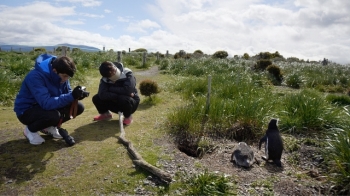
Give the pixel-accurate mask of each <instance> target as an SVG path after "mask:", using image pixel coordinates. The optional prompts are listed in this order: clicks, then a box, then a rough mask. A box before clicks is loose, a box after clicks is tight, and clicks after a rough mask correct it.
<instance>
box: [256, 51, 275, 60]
mask: <svg viewBox="0 0 350 196" xmlns="http://www.w3.org/2000/svg"><path fill="white" fill-rule="evenodd" d="M272 58H273V55H272V54H271V53H269V52H260V53H259V59H272Z"/></svg>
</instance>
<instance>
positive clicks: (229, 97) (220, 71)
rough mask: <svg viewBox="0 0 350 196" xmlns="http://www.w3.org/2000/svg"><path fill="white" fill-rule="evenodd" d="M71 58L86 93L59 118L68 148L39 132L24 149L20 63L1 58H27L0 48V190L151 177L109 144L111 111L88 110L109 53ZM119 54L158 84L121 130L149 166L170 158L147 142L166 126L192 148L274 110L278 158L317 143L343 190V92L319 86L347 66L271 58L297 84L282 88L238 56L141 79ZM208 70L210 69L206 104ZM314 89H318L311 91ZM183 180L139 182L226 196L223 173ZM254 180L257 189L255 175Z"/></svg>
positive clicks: (174, 65) (68, 188)
mask: <svg viewBox="0 0 350 196" xmlns="http://www.w3.org/2000/svg"><path fill="white" fill-rule="evenodd" d="M72 55H73V58H74V59H76V63H77V65H78V70H79V71H78V73H77V74H76V76H75V77H74V78H73V79H72V81H71V83H72V86H76V85H84V86H86V87H87V91H89V92H90V93H91V94H90V97H88V98H86V99H84V100H83V103H84V104H85V112H84V113H83V114H82V115H81V116H78V117H77V118H76V119H74V120H71V121H69V122H67V123H65V124H64V128H66V129H67V130H68V131H69V133H70V134H71V135H72V136H73V137H74V138H76V141H78V143H77V145H75V146H73V147H70V148H68V147H67V146H66V144H65V143H64V141H61V140H53V139H50V137H45V139H46V140H47V142H46V143H45V144H43V145H42V146H31V145H29V144H28V142H27V140H26V139H24V137H23V136H22V133H21V132H22V130H23V125H21V124H20V123H19V121H18V120H17V118H16V116H15V113H14V112H13V108H12V106H11V105H12V103H13V100H14V95H15V93H16V92H17V90H18V88H19V84H20V81H21V78H23V77H24V75H23V74H21V71H20V70H21V69H19V67H13V68H10V67H9V65H10V64H11V62H13V59H16V60H17V61H18V59H22V58H23V61H22V62H24V58H26V59H29V60H31V61H32V60H33V56H29V55H28V56H26V55H22V54H13V53H0V58H1V59H4V60H3V61H2V64H0V65H1V66H0V71H1V73H2V75H1V74H0V77H1V79H3V80H1V81H7V82H2V83H1V84H0V101H2V103H1V105H2V106H1V112H0V118H1V119H2V121H1V122H0V137H1V138H2V140H1V142H0V145H1V146H0V155H1V156H0V162H1V164H0V176H1V178H0V182H1V186H0V194H3V195H8V194H10V195H11V194H15V195H16V194H29V195H48V194H53V195H77V194H82V195H96V194H99V195H101V194H113V193H115V194H135V188H136V187H143V182H142V181H143V180H144V179H145V178H146V177H147V176H148V175H150V174H149V173H148V172H147V171H145V170H143V169H140V168H137V167H134V166H133V164H132V160H131V157H130V155H128V153H127V151H126V149H125V147H124V146H123V145H122V144H121V143H119V142H118V139H117V136H118V135H119V134H120V130H119V126H118V123H119V122H118V117H117V115H114V118H113V120H111V121H107V122H92V118H93V116H94V115H96V114H97V111H96V109H95V108H94V106H93V104H92V102H91V97H92V96H93V95H94V94H95V93H96V92H97V87H98V83H99V79H100V76H99V73H98V70H97V68H98V65H99V63H101V62H102V61H104V60H110V59H113V58H115V56H114V55H115V54H114V53H111V52H106V53H91V54H86V53H77V54H72ZM150 58H152V57H150ZM123 59H124V60H125V63H124V64H125V65H126V66H127V67H128V65H129V66H130V68H131V69H133V71H134V72H135V73H136V78H137V81H138V82H140V81H143V80H144V79H149V78H151V79H152V80H154V81H156V82H157V83H158V85H159V87H160V88H161V92H160V93H159V94H157V95H156V97H155V98H154V99H152V101H151V100H149V99H148V98H147V97H144V96H141V104H140V106H139V108H138V110H137V112H136V113H135V114H134V119H135V121H134V123H133V124H132V126H129V127H127V128H126V130H125V131H126V137H127V138H128V140H130V141H131V142H132V143H133V144H134V147H135V149H137V150H138V152H139V153H140V154H141V155H142V157H143V158H144V159H145V160H146V161H148V162H149V163H150V164H153V165H157V164H158V161H159V160H160V159H169V154H164V152H163V150H162V147H161V146H158V145H156V144H154V141H156V140H157V139H159V138H162V137H163V136H165V135H167V134H169V133H170V134H171V135H172V136H175V137H180V139H193V141H196V142H198V145H197V146H198V147H199V148H203V149H204V148H208V146H209V147H210V143H206V141H203V140H200V138H202V137H204V138H210V137H222V138H224V137H231V138H232V135H235V132H234V128H232V127H234V126H240V127H243V128H244V130H245V132H247V131H248V132H247V133H246V135H245V136H246V137H248V136H249V137H250V138H251V139H253V140H255V139H256V138H259V136H261V135H262V134H263V132H264V130H265V129H266V125H267V122H268V121H269V120H270V118H272V117H273V118H279V119H280V123H279V127H280V129H281V130H282V131H283V132H284V136H285V137H284V141H285V144H286V150H287V151H288V152H289V153H290V154H289V156H288V157H287V162H289V163H291V165H295V166H297V165H298V164H299V158H300V157H299V156H298V154H297V150H298V148H299V146H300V145H302V144H305V145H312V146H316V147H320V148H322V149H324V152H325V153H324V156H325V159H326V160H327V164H329V165H330V168H332V170H331V171H330V172H331V173H330V177H331V178H330V180H331V181H334V182H336V183H337V185H339V186H340V187H342V188H344V189H348V188H349V185H348V183H349V179H348V176H349V167H348V165H349V160H350V158H349V156H348V154H349V150H348V149H349V145H348V143H349V142H348V141H349V134H348V132H349V131H348V130H350V129H349V127H350V121H349V118H348V117H349V113H348V110H347V109H348V104H347V101H348V100H347V97H346V96H339V95H337V96H334V95H330V94H328V95H327V96H326V94H324V93H323V91H324V92H327V91H330V86H332V85H333V86H336V87H337V88H338V87H341V88H340V89H346V88H348V80H347V79H345V78H344V77H343V76H342V74H343V73H348V72H349V70H348V68H346V67H342V66H336V65H332V66H330V67H320V66H318V65H308V66H305V65H301V64H283V63H282V64H279V65H278V66H279V67H280V68H281V69H282V71H283V73H284V76H288V74H292V76H293V77H294V81H292V82H294V83H293V84H298V85H299V88H300V89H299V90H296V89H294V88H296V86H293V85H289V86H291V87H293V88H288V87H285V86H278V87H275V86H272V85H271V83H270V82H269V79H268V75H267V74H266V73H264V72H255V71H252V70H250V68H249V67H248V66H247V65H249V64H251V62H249V61H246V60H239V59H238V60H229V59H223V60H213V59H198V60H183V59H180V60H176V61H174V60H169V59H167V60H166V61H165V60H162V61H160V64H161V68H162V70H164V73H166V74H158V75H155V76H149V75H142V74H137V73H138V72H139V71H140V72H141V71H142V70H144V69H145V67H140V64H139V63H137V62H140V61H139V60H137V62H136V63H135V62H134V60H135V59H139V57H137V58H136V57H134V58H132V57H131V56H126V57H125V58H123ZM131 59H133V60H131ZM19 66H23V65H19ZM147 66H148V65H147ZM9 70H15V71H14V72H11V71H9ZM13 73H16V74H17V75H16V74H13ZM329 73H332V74H333V75H336V77H338V80H336V79H335V77H334V76H328V75H330V74H329ZM349 73H350V72H349ZM327 74H328V75H327ZM208 75H211V76H212V83H211V87H212V88H211V95H210V102H209V103H210V105H209V107H207V103H208V100H207V98H208V97H207V92H208V88H207V84H208ZM321 87H322V89H324V90H321V92H320V89H321ZM16 89H17V90H16ZM337 91H338V90H337ZM2 92H8V93H7V94H8V96H7V97H5V96H4V94H5V93H2ZM4 100H9V101H8V102H5V101H4ZM294 134H298V135H300V134H301V135H307V136H309V137H314V136H315V135H316V136H317V139H318V137H319V138H320V139H321V140H322V139H323V140H324V139H325V135H329V142H328V143H326V144H324V143H322V144H321V143H319V142H318V141H319V140H312V139H305V140H300V141H299V140H298V141H296V140H295V138H294V136H295V135H294ZM189 178H190V181H188V182H185V181H182V180H183V178H182V177H181V176H180V174H179V175H178V176H177V177H176V180H177V181H176V182H174V183H172V184H171V185H170V186H158V187H152V186H145V187H144V188H145V189H147V190H148V191H150V192H153V193H158V194H159V195H164V194H172V193H174V192H176V190H178V189H183V188H184V187H186V185H188V183H192V184H195V185H198V187H196V188H198V189H197V190H195V189H193V190H192V191H194V192H192V194H194V195H195V193H201V194H204V195H205V194H209V193H212V194H214V195H215V194H218V195H225V194H226V190H228V189H230V188H228V187H227V186H226V185H227V182H226V178H224V177H223V176H214V175H212V174H210V173H204V174H201V175H198V176H191V177H189ZM256 183H258V185H257V186H262V184H264V181H257V182H256ZM261 183H262V184H261ZM264 186H265V185H264ZM271 186H272V185H266V191H267V192H265V194H267V195H269V194H271V190H270V189H271ZM229 187H231V186H229ZM226 188H228V189H226ZM231 188H232V187H231ZM233 190H234V188H233ZM205 191H209V192H205ZM210 191H213V192H210Z"/></svg>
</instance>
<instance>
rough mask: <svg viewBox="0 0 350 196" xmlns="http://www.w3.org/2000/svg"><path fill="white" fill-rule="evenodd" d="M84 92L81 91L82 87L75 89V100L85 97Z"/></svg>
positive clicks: (73, 93)
mask: <svg viewBox="0 0 350 196" xmlns="http://www.w3.org/2000/svg"><path fill="white" fill-rule="evenodd" d="M83 92H84V91H83V90H82V89H81V86H77V87H75V88H74V89H73V92H72V95H73V98H74V99H79V98H81V97H82V96H83Z"/></svg>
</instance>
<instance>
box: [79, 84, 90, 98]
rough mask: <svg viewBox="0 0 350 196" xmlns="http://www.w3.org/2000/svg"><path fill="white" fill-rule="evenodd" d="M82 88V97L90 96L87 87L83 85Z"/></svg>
mask: <svg viewBox="0 0 350 196" xmlns="http://www.w3.org/2000/svg"><path fill="white" fill-rule="evenodd" d="M81 90H82V91H83V94H81V98H85V97H88V96H89V95H90V92H88V91H86V87H85V86H82V87H81Z"/></svg>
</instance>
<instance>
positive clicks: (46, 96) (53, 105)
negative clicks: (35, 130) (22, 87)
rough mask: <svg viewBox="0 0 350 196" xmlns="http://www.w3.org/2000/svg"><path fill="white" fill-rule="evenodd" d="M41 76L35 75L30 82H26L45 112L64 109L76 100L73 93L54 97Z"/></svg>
mask: <svg viewBox="0 0 350 196" xmlns="http://www.w3.org/2000/svg"><path fill="white" fill-rule="evenodd" d="M42 77H43V76H41V75H40V74H33V75H32V77H30V79H29V80H26V81H25V82H26V85H27V87H28V89H29V90H30V92H31V94H32V95H33V96H34V98H35V100H36V102H37V103H38V104H39V105H40V107H42V108H43V109H44V110H54V109H58V108H62V107H64V106H66V105H68V104H70V103H71V102H72V101H73V100H74V98H73V96H72V94H71V93H67V94H61V95H59V96H56V97H53V96H52V95H51V94H50V91H49V89H48V87H47V85H46V84H45V82H44V79H43V78H42Z"/></svg>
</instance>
